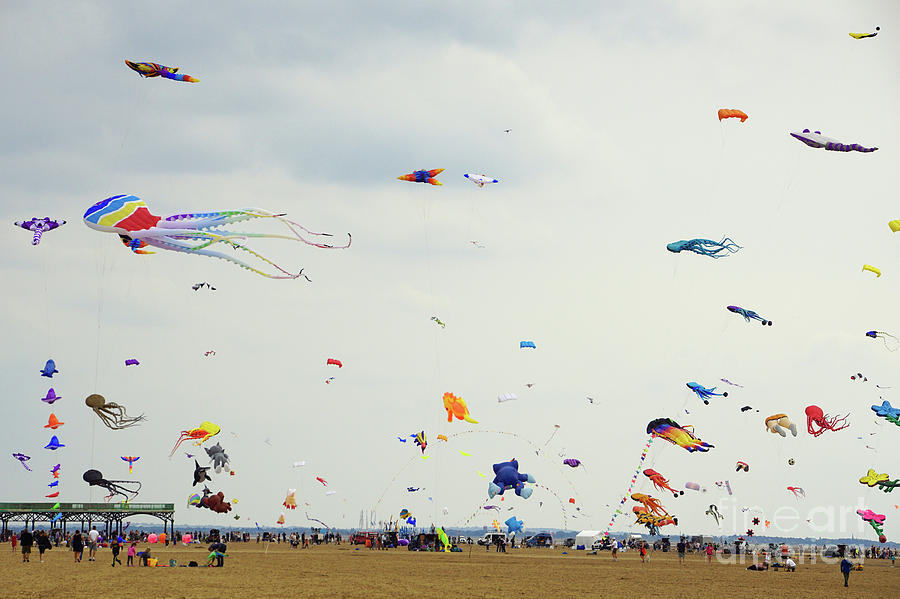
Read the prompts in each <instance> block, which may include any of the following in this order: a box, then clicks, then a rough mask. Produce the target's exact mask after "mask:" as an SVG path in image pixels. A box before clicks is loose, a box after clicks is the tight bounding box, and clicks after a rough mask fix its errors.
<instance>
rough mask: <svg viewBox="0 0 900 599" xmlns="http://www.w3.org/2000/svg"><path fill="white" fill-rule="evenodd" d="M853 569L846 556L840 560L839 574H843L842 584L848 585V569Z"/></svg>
mask: <svg viewBox="0 0 900 599" xmlns="http://www.w3.org/2000/svg"><path fill="white" fill-rule="evenodd" d="M852 569H853V564H852V563H851V562H850V560H848V559H847V558H846V557H845V558H844V559H842V560H841V574H843V575H844V586H845V587H846V586H850V585H848V584H847V583H848V582H849V581H850V570H852Z"/></svg>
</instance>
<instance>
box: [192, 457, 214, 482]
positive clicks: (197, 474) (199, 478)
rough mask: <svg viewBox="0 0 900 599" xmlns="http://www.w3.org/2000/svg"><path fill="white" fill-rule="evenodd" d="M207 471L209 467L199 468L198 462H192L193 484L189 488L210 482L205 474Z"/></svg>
mask: <svg viewBox="0 0 900 599" xmlns="http://www.w3.org/2000/svg"><path fill="white" fill-rule="evenodd" d="M208 470H209V466H201V465H200V462H198V461H197V460H194V484H192V485H191V486H192V487H196V486H197V483H202V482H204V481H207V480H212V479H211V478H210V477H209V474H208V472H207V471H208Z"/></svg>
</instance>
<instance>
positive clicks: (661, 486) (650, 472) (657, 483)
mask: <svg viewBox="0 0 900 599" xmlns="http://www.w3.org/2000/svg"><path fill="white" fill-rule="evenodd" d="M644 476H646V477H647V478H649V479H650V482H652V483H653V486H654V488H656V490H657V491H663V490H665V491H670V492H671V493H672V495H673V496H675V497H678V496H679V495H684V491H676V490H675V489H673V488H672V487H670V486H669V480H668V479H667V478H665V477H663V475H662V474H660V473H659V472H657V471H656V470H654V469H652V468H647V469H646V470H644Z"/></svg>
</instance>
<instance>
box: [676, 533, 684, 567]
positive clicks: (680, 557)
mask: <svg viewBox="0 0 900 599" xmlns="http://www.w3.org/2000/svg"><path fill="white" fill-rule="evenodd" d="M676 548H677V549H678V562H679V563H680V564H682V565H684V553H685V549H686V547H685V543H684V539H681V540H680V541H678V545H677V546H676Z"/></svg>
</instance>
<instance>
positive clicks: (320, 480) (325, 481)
mask: <svg viewBox="0 0 900 599" xmlns="http://www.w3.org/2000/svg"><path fill="white" fill-rule="evenodd" d="M316 480H317V481H319V482H320V483H322V484H323V485H325V486H326V487H327V486H328V481H327V480H325V479H324V478H322V477H321V476H317V477H316Z"/></svg>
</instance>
